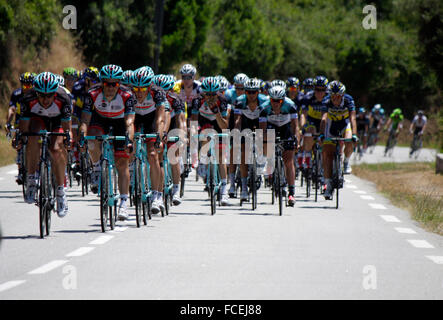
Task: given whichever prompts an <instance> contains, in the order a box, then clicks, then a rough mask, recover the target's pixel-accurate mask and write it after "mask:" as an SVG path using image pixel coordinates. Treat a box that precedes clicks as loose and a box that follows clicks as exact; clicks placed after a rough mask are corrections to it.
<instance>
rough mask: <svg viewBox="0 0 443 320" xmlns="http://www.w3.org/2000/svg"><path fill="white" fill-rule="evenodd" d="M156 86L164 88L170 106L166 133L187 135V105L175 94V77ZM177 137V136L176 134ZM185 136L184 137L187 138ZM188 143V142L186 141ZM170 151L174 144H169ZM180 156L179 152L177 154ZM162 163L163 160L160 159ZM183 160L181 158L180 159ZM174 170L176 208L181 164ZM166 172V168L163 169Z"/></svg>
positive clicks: (158, 80)
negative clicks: (175, 131)
mask: <svg viewBox="0 0 443 320" xmlns="http://www.w3.org/2000/svg"><path fill="white" fill-rule="evenodd" d="M154 84H155V85H157V86H158V87H160V88H162V89H163V90H165V92H166V99H167V102H168V103H169V106H170V110H171V111H170V124H169V125H168V126H166V127H165V131H166V132H171V131H172V130H174V129H179V130H180V132H183V133H186V132H187V129H186V117H185V103H184V101H183V100H181V99H180V97H179V96H178V94H177V93H176V92H174V90H173V88H174V84H175V81H174V77H173V76H172V75H161V76H159V77H157V78H155V80H154ZM174 135H176V134H174ZM185 135H186V134H185ZM185 135H184V136H185ZM184 142H185V143H186V141H184ZM167 143H168V150H169V148H170V147H171V146H172V145H173V144H174V142H167ZM176 156H178V150H177V152H176ZM159 160H160V161H162V158H161V157H160V159H159ZM180 160H181V158H180ZM171 169H172V182H173V188H172V203H173V204H174V205H175V206H178V205H180V204H181V199H180V193H179V187H180V163H178V162H177V163H176V164H171ZM163 170H164V168H163Z"/></svg>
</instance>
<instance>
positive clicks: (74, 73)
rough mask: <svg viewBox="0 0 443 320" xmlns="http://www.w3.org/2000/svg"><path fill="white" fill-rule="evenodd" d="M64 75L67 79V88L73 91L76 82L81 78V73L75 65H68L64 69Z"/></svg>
mask: <svg viewBox="0 0 443 320" xmlns="http://www.w3.org/2000/svg"><path fill="white" fill-rule="evenodd" d="M63 77H64V80H65V85H66V89H68V90H69V91H70V92H72V89H73V88H74V85H75V82H76V81H78V80H79V78H80V73H79V72H78V70H77V69H75V68H73V67H68V68H64V69H63Z"/></svg>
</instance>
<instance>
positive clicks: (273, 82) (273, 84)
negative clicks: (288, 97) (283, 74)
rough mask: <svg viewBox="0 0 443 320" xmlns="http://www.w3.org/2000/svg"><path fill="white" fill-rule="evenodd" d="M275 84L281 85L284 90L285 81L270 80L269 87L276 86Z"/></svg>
mask: <svg viewBox="0 0 443 320" xmlns="http://www.w3.org/2000/svg"><path fill="white" fill-rule="evenodd" d="M276 86H280V87H283V88H285V90H286V83H285V82H284V81H283V80H272V82H271V87H276Z"/></svg>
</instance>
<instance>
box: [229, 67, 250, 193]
mask: <svg viewBox="0 0 443 320" xmlns="http://www.w3.org/2000/svg"><path fill="white" fill-rule="evenodd" d="M248 79H249V78H248V76H247V75H246V74H244V73H238V74H236V75H235V76H234V87H233V88H231V89H228V90H226V91H225V95H224V96H225V98H226V100H227V102H228V103H229V104H230V105H231V107H232V106H234V104H235V101H236V99H237V98H238V97H239V96H241V95H243V94H244V93H245V82H246V81H247V80H248ZM228 112H229V114H228V119H229V121H228V129H229V130H232V129H234V127H235V115H234V113H230V110H229V111H228ZM234 112H235V111H234ZM230 145H231V146H232V138H231V141H230ZM233 157H234V153H233V152H231V153H230V159H229V183H230V188H229V197H230V198H233V197H234V195H235V170H236V167H237V166H236V165H235V164H234V158H233Z"/></svg>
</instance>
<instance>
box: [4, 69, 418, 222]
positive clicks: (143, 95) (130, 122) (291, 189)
mask: <svg viewBox="0 0 443 320" xmlns="http://www.w3.org/2000/svg"><path fill="white" fill-rule="evenodd" d="M180 77H181V79H177V78H176V77H175V76H174V75H171V74H157V75H155V74H154V71H153V70H152V69H151V68H150V67H149V66H143V67H140V68H138V69H136V70H134V71H132V70H127V71H124V70H123V69H122V68H121V67H120V66H117V65H112V64H110V65H105V66H103V67H102V68H101V69H100V70H99V69H97V68H95V67H88V68H86V69H84V70H83V71H81V72H80V71H78V70H76V69H75V68H72V67H69V68H66V69H64V70H63V74H62V75H57V74H53V73H51V72H42V73H40V74H38V75H37V74H35V73H31V72H26V73H23V74H22V75H21V76H20V82H21V88H19V89H17V90H15V91H14V92H13V93H12V96H11V101H10V104H9V111H8V115H7V123H6V130H7V131H8V132H10V131H11V129H12V128H13V127H14V126H15V127H17V128H18V131H17V132H19V133H17V135H16V136H15V139H14V147H15V148H16V149H17V150H18V152H20V150H22V147H23V146H24V145H25V144H26V154H25V157H26V163H23V162H22V161H18V165H19V167H20V166H26V175H27V176H26V179H25V177H23V176H21V175H20V174H19V176H18V177H17V183H19V184H26V194H25V201H26V202H27V203H29V204H33V203H36V202H37V201H38V199H37V198H36V191H37V188H38V183H39V179H38V175H39V172H38V163H39V157H40V152H39V150H40V149H39V148H40V145H39V137H38V136H26V135H25V134H26V133H38V132H40V131H41V130H47V131H49V132H58V133H65V135H59V136H53V137H51V140H50V146H49V152H50V156H51V163H52V168H53V173H54V180H55V190H56V193H55V194H56V211H57V214H58V216H59V217H64V216H65V215H66V214H67V213H68V201H67V197H66V189H67V182H66V181H67V178H66V177H67V169H66V168H67V166H72V170H73V171H74V174H75V176H76V177H78V178H80V177H81V176H82V175H84V174H85V172H82V170H81V168H80V167H81V166H80V164H79V161H80V156H79V154H80V153H81V152H84V150H85V147H86V146H85V144H87V147H88V152H89V155H90V159H91V168H92V174H91V182H90V189H91V191H92V192H93V193H97V192H98V191H99V183H100V182H99V181H100V174H101V162H100V159H101V155H102V151H103V150H102V148H101V144H100V141H99V140H90V141H89V142H85V137H86V136H101V135H106V134H108V135H115V136H125V137H126V139H125V140H120V141H114V143H113V147H114V156H115V167H116V170H117V173H118V174H117V176H118V191H119V192H118V193H119V198H120V201H119V203H118V219H119V220H126V219H128V206H129V204H128V202H129V200H128V199H129V198H130V195H131V190H132V189H131V188H132V187H131V177H132V175H133V174H134V168H133V160H134V136H135V133H137V132H143V133H145V134H153V135H155V138H147V139H146V140H145V141H144V143H145V144H146V151H147V161H148V162H149V168H150V169H149V172H150V186H151V189H152V197H151V199H150V201H151V205H150V210H151V213H153V214H157V213H159V212H160V211H163V210H164V209H165V208H164V205H165V204H164V201H163V197H164V194H163V190H164V179H163V178H164V174H165V172H164V169H165V168H164V167H163V162H162V160H163V152H164V144H167V145H168V147H170V146H172V145H173V144H174V143H178V142H174V143H173V142H169V141H168V138H167V136H168V133H169V132H171V131H172V130H176V129H178V130H181V132H186V133H187V134H186V136H182V137H180V139H181V145H182V146H187V147H188V149H189V144H190V140H191V137H192V136H195V135H200V134H201V133H202V132H205V130H207V129H212V130H215V132H217V133H218V134H220V135H221V134H222V133H224V132H232V131H233V130H235V129H238V130H239V131H244V130H250V131H251V132H254V131H256V130H257V129H261V130H263V138H264V141H263V151H264V155H263V156H264V157H265V158H269V157H270V156H271V155H270V154H268V153H267V152H266V151H267V143H268V140H267V139H269V135H268V134H267V133H268V131H269V130H273V131H274V132H275V137H276V138H278V139H280V140H281V141H282V142H283V144H282V145H283V148H282V150H283V151H282V160H283V165H284V168H283V171H284V177H285V186H284V192H285V193H286V187H287V194H288V196H287V203H288V205H289V206H294V204H295V180H296V179H298V175H299V172H302V174H303V176H305V177H306V176H308V177H309V175H310V174H311V170H312V162H313V158H312V157H313V155H314V149H315V148H318V147H319V146H320V148H321V150H322V151H321V159H316V161H318V162H319V165H320V167H321V189H322V193H323V194H324V197H325V199H327V200H331V199H332V191H333V185H332V183H331V178H332V173H333V172H332V171H333V158H334V153H335V152H336V143H335V142H334V141H331V139H332V140H333V138H344V140H343V141H342V142H341V143H342V144H343V145H344V148H343V159H342V160H343V173H344V174H350V173H351V172H352V168H351V165H350V158H351V156H352V154H353V152H354V147H355V145H356V144H357V142H358V141H360V142H361V144H362V146H363V150H366V149H367V148H368V146H369V147H370V146H371V145H375V144H376V143H377V139H378V138H377V137H378V133H379V132H380V130H382V129H383V128H385V129H389V131H390V132H393V134H394V135H395V136H396V135H398V132H399V130H400V129H401V128H402V121H403V115H402V111H401V109H399V108H397V109H394V110H393V112H392V113H391V115H390V116H389V117H388V119H387V121H386V119H385V111H384V110H383V108H381V106H380V104H376V105H375V106H374V107H373V108H372V110H371V111H370V112H368V111H367V110H366V109H365V108H363V107H361V108H356V106H355V103H354V99H353V98H352V96H351V95H349V94H348V93H346V88H345V85H344V84H343V83H341V82H340V81H338V80H333V81H329V80H328V79H327V78H326V77H325V76H322V75H319V76H316V77H314V78H308V79H305V80H304V81H303V82H302V83H300V80H299V79H298V78H296V77H289V78H288V79H287V80H286V81H283V80H273V81H264V80H261V79H258V78H255V77H249V76H247V75H246V74H244V73H239V74H237V75H235V76H234V78H233V83H232V84H231V83H230V81H228V79H227V78H226V77H224V76H221V75H218V76H208V77H201V78H199V79H197V70H196V68H195V67H194V66H193V65H191V64H185V65H183V66H182V68H181V69H180ZM14 117H15V120H14ZM425 127H426V117H425V116H424V114H423V112H422V111H418V113H417V116H416V117H415V118H414V120H413V121H412V123H411V127H410V131H411V132H413V133H414V135H422V134H423V131H424V129H425ZM227 141H228V143H225V142H226V140H223V141H222V139H220V140H217V141H216V152H215V153H216V156H217V159H218V167H217V168H218V174H219V176H220V183H221V184H220V186H221V187H220V198H221V199H220V203H221V205H223V206H226V205H228V204H229V201H230V200H229V199H230V198H233V197H236V189H237V188H238V187H240V189H241V193H240V199H241V200H244V201H248V199H249V192H250V190H248V187H249V186H250V184H248V176H249V171H248V164H247V163H246V159H245V156H244V155H245V147H246V146H245V145H246V142H245V139H241V144H240V149H241V154H242V157H241V161H240V164H239V165H237V164H235V161H233V154H234V153H233V152H227V150H230V149H232V148H233V147H234V143H233V140H232V137H231V138H230V139H228V140H227ZM205 143H206V142H203V143H200V145H199V147H198V148H203V146H204V145H205ZM189 151H190V153H191V155H190V157H189V163H186V161H187V160H186V159H181V160H180V161H179V162H177V163H174V164H171V172H172V183H173V187H172V203H173V204H174V205H176V206H177V205H180V204H181V201H182V200H181V197H180V192H179V188H180V182H181V179H185V178H186V176H187V175H183V174H182V173H183V170H184V167H189V168H191V167H192V168H193V169H195V170H196V171H197V174H198V175H200V176H201V177H202V178H203V179H206V172H207V171H206V169H205V164H204V163H203V162H201V161H199V160H200V158H199V156H198V154H199V153H198V151H199V150H198V149H197V150H192V148H191V149H189ZM69 152H71V154H72V158H73V159H72V161H71V162H72V163H71V162H70V161H69ZM19 172H21V171H19ZM270 175H272V173H269V172H268V175H267V176H266V175H265V178H269V176H270ZM238 177H239V178H238ZM228 182H229V184H230V187H229V189H228V187H227V184H228ZM238 184H239V185H238Z"/></svg>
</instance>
